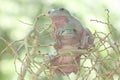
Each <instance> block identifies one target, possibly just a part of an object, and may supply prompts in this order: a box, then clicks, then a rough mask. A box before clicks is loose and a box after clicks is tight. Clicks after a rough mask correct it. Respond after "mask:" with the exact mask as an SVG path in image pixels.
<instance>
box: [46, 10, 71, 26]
mask: <svg viewBox="0 0 120 80" xmlns="http://www.w3.org/2000/svg"><path fill="white" fill-rule="evenodd" d="M48 15H49V16H50V18H51V19H52V22H53V24H54V25H55V26H56V27H61V26H63V25H65V24H66V23H67V22H68V21H69V18H70V16H71V14H70V13H69V11H68V10H66V9H65V8H58V9H51V10H49V11H48Z"/></svg>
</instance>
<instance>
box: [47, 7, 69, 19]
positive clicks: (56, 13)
mask: <svg viewBox="0 0 120 80" xmlns="http://www.w3.org/2000/svg"><path fill="white" fill-rule="evenodd" d="M48 14H49V16H50V17H53V16H64V17H69V16H70V13H69V11H68V10H67V9H65V8H58V9H51V10H49V11H48Z"/></svg>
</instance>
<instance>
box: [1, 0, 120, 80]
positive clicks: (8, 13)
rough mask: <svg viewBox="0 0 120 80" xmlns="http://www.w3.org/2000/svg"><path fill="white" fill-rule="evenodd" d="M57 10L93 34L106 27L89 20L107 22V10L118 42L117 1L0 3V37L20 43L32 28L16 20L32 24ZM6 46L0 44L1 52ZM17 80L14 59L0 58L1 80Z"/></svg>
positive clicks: (18, 0)
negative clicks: (71, 16)
mask: <svg viewBox="0 0 120 80" xmlns="http://www.w3.org/2000/svg"><path fill="white" fill-rule="evenodd" d="M59 7H64V8H66V9H68V10H69V11H70V12H71V13H72V14H73V15H74V16H77V17H78V18H79V20H80V21H81V23H82V24H83V25H84V26H86V27H88V28H89V29H90V30H91V31H92V32H94V31H95V30H97V31H100V32H105V33H107V32H108V29H107V26H106V25H103V24H100V23H97V22H91V21H90V20H91V19H97V20H101V21H105V22H106V18H107V15H106V12H105V9H109V11H110V20H111V23H112V24H113V25H114V27H113V30H114V34H113V38H114V40H119V39H120V38H119V29H120V19H119V18H120V0H0V37H3V38H4V39H6V40H7V41H9V42H11V41H15V40H20V39H23V38H24V37H25V36H26V34H27V33H28V32H29V31H30V30H31V28H32V26H29V25H26V24H23V23H21V22H20V21H19V20H21V21H23V22H26V23H29V24H32V23H33V21H34V19H35V18H36V17H37V16H38V15H39V14H41V13H43V14H47V12H48V10H49V9H52V8H59ZM41 21H42V22H43V21H44V20H41ZM5 46H6V45H5V44H4V43H3V41H2V40H0V52H1V51H2V50H3V49H4V48H5ZM16 78H17V74H16V73H15V68H14V57H13V56H12V55H11V52H10V51H9V50H8V51H7V52H6V53H4V54H2V55H0V80H8V79H9V80H16Z"/></svg>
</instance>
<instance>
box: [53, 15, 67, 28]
mask: <svg viewBox="0 0 120 80" xmlns="http://www.w3.org/2000/svg"><path fill="white" fill-rule="evenodd" d="M51 19H52V23H53V24H54V25H55V27H57V28H58V27H62V26H64V25H65V24H66V23H67V22H68V19H67V17H66V16H52V17H51Z"/></svg>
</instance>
